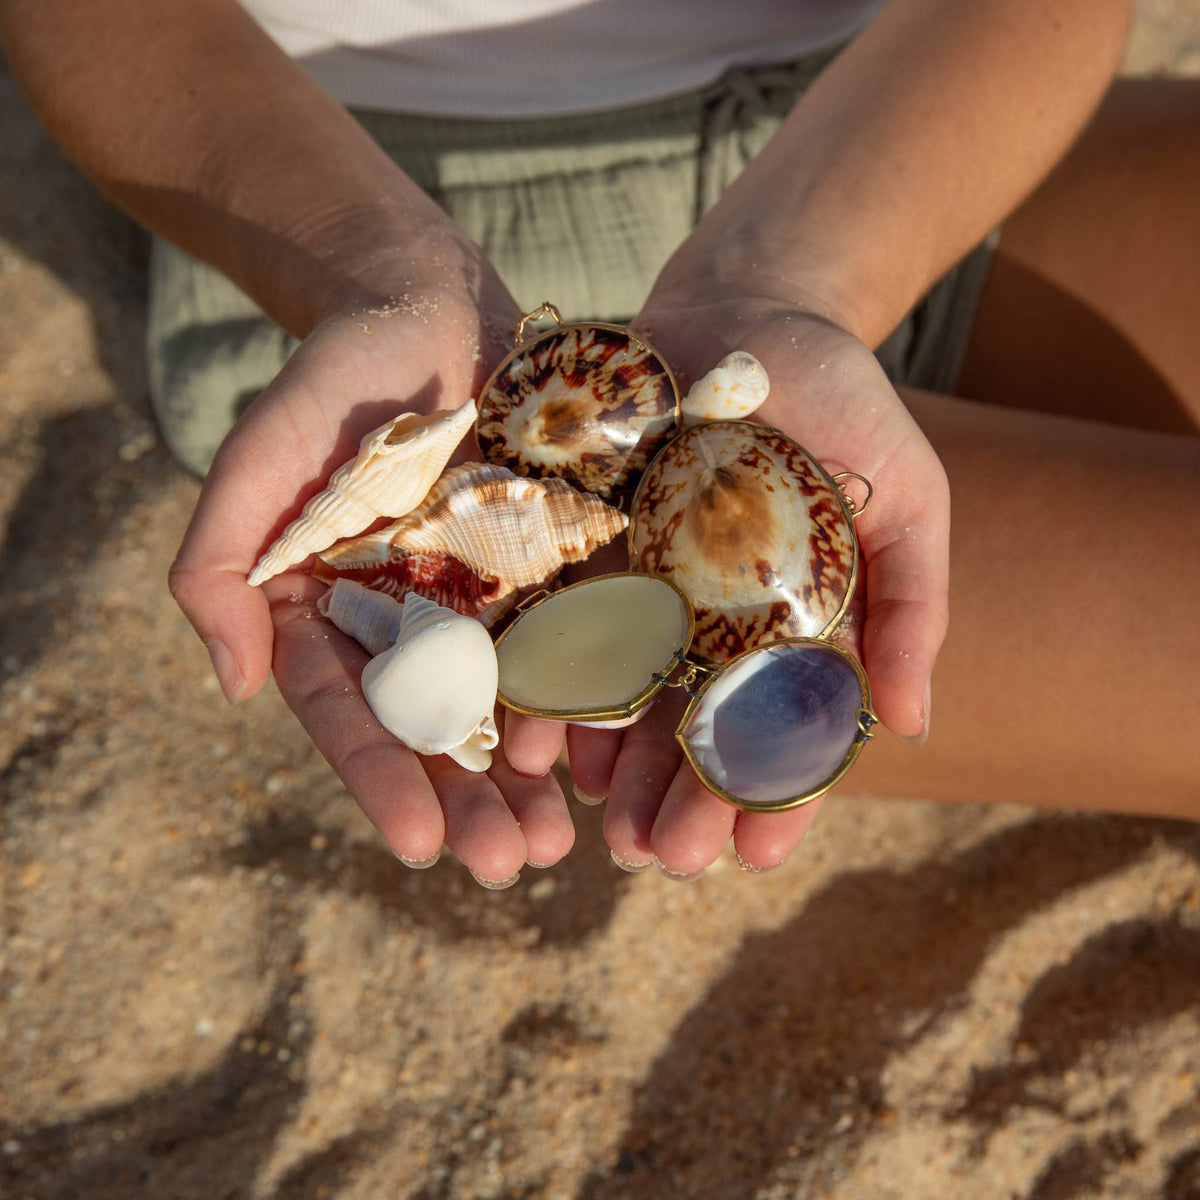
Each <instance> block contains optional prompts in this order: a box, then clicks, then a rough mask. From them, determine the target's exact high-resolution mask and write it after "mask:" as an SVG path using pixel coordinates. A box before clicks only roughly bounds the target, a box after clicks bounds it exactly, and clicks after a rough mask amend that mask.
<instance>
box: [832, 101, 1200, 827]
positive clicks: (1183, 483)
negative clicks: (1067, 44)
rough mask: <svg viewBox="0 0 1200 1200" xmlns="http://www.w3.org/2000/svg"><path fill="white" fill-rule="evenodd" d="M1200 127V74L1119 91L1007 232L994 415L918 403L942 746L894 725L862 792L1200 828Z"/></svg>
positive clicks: (854, 783)
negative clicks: (1183, 819) (937, 614)
mask: <svg viewBox="0 0 1200 1200" xmlns="http://www.w3.org/2000/svg"><path fill="white" fill-rule="evenodd" d="M1198 134H1200V84H1197V83H1196V82H1193V81H1165V80H1147V81H1140V80H1139V81H1129V82H1123V83H1120V84H1118V85H1117V86H1116V87H1115V88H1114V89H1113V91H1112V93H1111V94H1110V96H1109V97H1108V99H1107V101H1106V102H1105V104H1104V105H1103V107H1102V108H1101V110H1100V112H1099V113H1098V114H1097V117H1096V119H1095V120H1094V121H1093V123H1092V124H1091V126H1090V127H1089V129H1088V130H1087V131H1086V132H1085V134H1084V135H1083V137H1082V138H1081V139H1080V141H1079V142H1078V143H1077V145H1076V146H1075V148H1074V149H1073V150H1072V152H1071V153H1070V154H1069V155H1068V156H1067V158H1066V159H1065V160H1064V161H1063V163H1062V164H1061V165H1060V166H1059V168H1058V169H1057V170H1056V171H1055V172H1054V174H1053V175H1052V176H1051V177H1050V178H1049V180H1047V182H1046V183H1045V184H1044V185H1043V186H1042V188H1040V189H1039V190H1038V191H1037V192H1036V193H1035V194H1034V195H1033V196H1032V197H1030V199H1029V200H1028V201H1027V202H1026V204H1025V205H1024V206H1023V207H1022V208H1021V209H1020V210H1019V211H1018V212H1017V213H1016V214H1015V215H1014V216H1013V217H1012V218H1011V219H1010V220H1009V221H1008V222H1006V224H1005V226H1004V230H1003V233H1002V236H1001V240H1000V245H999V248H998V252H997V255H996V259H995V262H994V265H993V270H992V273H991V276H990V278H989V280H988V283H987V286H986V288H985V291H984V295H983V298H982V302H981V305H980V311H979V316H978V319H977V322H976V327H975V331H974V334H973V338H972V343H971V346H970V350H969V352H968V357H967V362H966V364H965V366H964V371H963V376H962V379H961V381H960V388H959V390H960V392H961V394H963V395H966V396H971V397H973V398H975V399H977V400H983V401H987V402H988V403H986V404H975V403H967V402H964V401H961V400H948V399H945V398H940V397H932V396H912V397H908V398H909V399H910V400H911V403H912V407H913V411H914V412H915V413H916V415H917V417H918V420H920V421H921V423H922V426H923V427H924V429H925V431H926V433H927V434H928V436H929V438H930V440H931V441H932V442H933V445H934V447H935V449H936V450H937V451H938V453H939V454H940V455H941V457H942V460H943V462H944V463H945V465H946V469H947V471H948V473H949V476H950V484H951V492H952V495H953V505H954V517H953V532H952V549H951V564H952V567H951V569H952V576H951V591H950V595H951V621H950V632H949V636H948V638H947V641H946V644H945V647H944V648H943V651H942V654H941V657H940V659H939V661H938V667H937V670H936V672H935V674H934V680H933V698H934V703H933V721H932V732H931V736H930V739H929V742H928V743H927V745H926V746H925V747H923V748H922V749H920V750H914V749H911V748H909V747H907V746H904V745H902V744H901V743H899V742H897V741H896V740H895V739H891V738H888V737H887V736H886V735H881V736H880V738H879V739H878V744H877V745H876V746H873V747H871V748H870V749H869V750H868V752H867V753H866V754H864V755H863V757H862V759H861V760H860V765H859V766H858V767H857V768H856V769H855V772H854V773H853V774H852V776H851V781H850V782H849V786H851V787H853V788H855V789H856V790H863V791H875V792H877V793H879V794H883V795H909V796H927V797H934V798H939V799H946V800H984V801H1027V802H1031V803H1035V804H1044V805H1052V806H1062V807H1079V808H1106V809H1114V810H1121V811H1129V812H1135V811H1137V812H1147V813H1157V814H1165V815H1173V816H1189V817H1192V818H1200V621H1197V619H1196V611H1197V601H1196V597H1197V595H1200V439H1197V438H1196V437H1195V436H1194V435H1195V433H1196V432H1197V430H1200V348H1198V337H1200V218H1198V217H1197V216H1196V213H1197V208H1196V204H1197V200H1196V197H1197V196H1198V195H1200V136H1198ZM1023 410H1024V411H1023ZM1028 410H1040V411H1036V412H1035V411H1028ZM1048 413H1060V414H1067V415H1065V416H1049V415H1044V414H1048ZM1079 418H1090V419H1089V420H1081V419H1079ZM1099 422H1106V423H1105V424H1101V423H1099ZM1130 426H1138V427H1141V428H1140V429H1133V428H1130ZM1150 430H1158V431H1165V432H1148V431H1150Z"/></svg>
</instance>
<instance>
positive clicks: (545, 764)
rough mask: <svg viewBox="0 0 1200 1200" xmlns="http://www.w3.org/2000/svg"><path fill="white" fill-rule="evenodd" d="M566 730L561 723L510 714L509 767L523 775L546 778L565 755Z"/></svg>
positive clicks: (506, 734)
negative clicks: (547, 773) (563, 754)
mask: <svg viewBox="0 0 1200 1200" xmlns="http://www.w3.org/2000/svg"><path fill="white" fill-rule="evenodd" d="M564 728H565V727H564V725H563V723H562V722H561V721H543V720H539V719H538V718H537V717H526V716H523V715H522V714H521V713H515V712H509V713H506V714H505V718H504V755H505V758H506V759H507V761H508V765H509V766H510V767H511V768H512V769H513V770H514V771H517V772H519V773H520V774H522V775H530V776H534V777H537V776H541V775H545V774H546V772H547V771H549V770H550V768H551V767H552V766H554V764H555V763H556V762H557V761H558V756H559V755H560V754H561V753H562V748H563V731H564Z"/></svg>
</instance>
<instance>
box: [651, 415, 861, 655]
mask: <svg viewBox="0 0 1200 1200" xmlns="http://www.w3.org/2000/svg"><path fill="white" fill-rule="evenodd" d="M630 559H631V562H630V566H631V569H632V570H635V571H645V572H648V573H651V574H658V575H663V576H665V577H667V578H668V579H670V580H671V582H672V583H674V584H675V585H676V586H677V587H678V588H679V589H680V591H682V592H683V593H684V595H685V596H687V598H688V600H689V601H690V602H691V604H692V607H693V609H694V611H695V616H696V635H695V639H694V641H693V642H692V654H693V656H695V657H701V658H705V659H707V660H709V661H710V662H723V661H725V660H727V659H729V658H732V657H733V656H734V655H736V654H740V653H741V652H742V651H743V650H746V649H749V648H750V647H752V646H756V645H758V644H759V643H761V642H764V641H771V640H774V639H776V638H781V637H818V636H820V635H821V634H822V633H824V632H825V631H826V630H827V629H829V628H831V627H832V626H833V625H835V624H836V623H837V621H838V620H839V619H840V617H841V614H842V613H843V612H844V611H845V609H846V606H847V605H848V604H849V602H850V597H851V594H852V592H853V590H854V580H855V576H856V573H857V563H858V543H857V540H856V538H855V535H854V528H853V525H852V524H851V521H850V517H849V514H848V513H847V511H846V507H845V504H844V502H843V500H842V497H841V493H840V492H839V490H838V488H837V485H836V484H835V483H834V482H833V480H832V479H831V478H830V477H829V476H828V475H827V474H826V472H825V471H824V469H823V468H822V467H821V466H820V465H819V464H818V463H817V462H816V460H815V459H813V457H812V456H811V455H810V454H809V453H808V451H807V450H805V449H804V448H803V447H802V446H799V445H797V444H796V443H795V442H794V441H792V440H791V438H789V437H787V435H786V434H783V433H781V432H780V431H779V430H777V429H772V428H770V427H769V426H766V425H760V424H758V423H756V422H753V421H716V422H712V423H709V424H703V425H695V426H693V427H692V428H691V429H688V430H686V431H685V432H684V433H682V434H680V436H679V437H677V438H676V439H675V440H674V441H673V442H672V443H671V444H670V445H669V446H668V447H667V448H666V449H665V450H663V451H662V453H660V454H659V455H658V457H657V458H656V459H655V460H654V462H653V463H651V464H650V467H649V469H648V470H647V471H646V474H645V476H644V477H643V479H642V483H641V486H640V487H639V488H638V491H637V495H636V496H635V497H634V501H633V509H632V513H631V518H630Z"/></svg>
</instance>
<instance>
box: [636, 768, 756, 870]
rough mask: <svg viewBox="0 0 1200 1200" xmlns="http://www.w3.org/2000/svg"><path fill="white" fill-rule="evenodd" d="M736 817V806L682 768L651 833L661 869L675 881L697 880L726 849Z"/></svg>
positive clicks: (660, 809)
mask: <svg viewBox="0 0 1200 1200" xmlns="http://www.w3.org/2000/svg"><path fill="white" fill-rule="evenodd" d="M736 816H737V809H735V808H734V807H733V805H731V804H727V803H726V802H725V801H724V800H722V799H721V798H720V797H719V796H715V795H713V793H712V792H710V791H709V790H708V788H706V787H705V786H704V784H702V783H701V782H700V780H699V778H698V776H697V775H696V772H695V771H693V770H692V768H691V766H690V765H689V764H688V763H683V764H681V765H680V767H679V770H678V771H677V772H676V774H675V778H674V780H673V781H672V783H671V786H670V788H669V789H668V791H667V794H666V796H665V797H664V798H663V802H662V806H661V807H660V808H659V811H658V817H657V818H656V820H655V822H654V829H653V832H652V833H651V839H650V840H651V845H652V846H653V848H654V857H655V858H656V859H657V860H658V864H659V866H660V867H661V868H662V869H663V871H664V872H665V873H666V874H668V875H670V876H672V877H673V878H676V879H694V878H695V877H696V876H697V875H699V874H700V873H701V872H703V871H704V869H705V868H706V867H708V866H710V865H711V864H712V863H713V862H714V861H715V859H716V857H717V855H719V854H720V853H721V851H722V850H723V849H724V848H725V843H726V842H728V841H729V838H730V835H731V834H732V833H733V825H734V820H735V818H736Z"/></svg>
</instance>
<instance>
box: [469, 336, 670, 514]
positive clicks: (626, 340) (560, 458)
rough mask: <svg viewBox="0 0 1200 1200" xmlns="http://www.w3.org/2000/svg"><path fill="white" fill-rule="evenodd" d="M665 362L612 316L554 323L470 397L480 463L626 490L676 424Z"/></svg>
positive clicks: (602, 491)
mask: <svg viewBox="0 0 1200 1200" xmlns="http://www.w3.org/2000/svg"><path fill="white" fill-rule="evenodd" d="M678 405H679V397H678V392H677V390H676V386H675V380H674V378H673V377H672V375H671V371H670V368H669V367H668V366H667V364H666V362H664V361H663V359H662V358H661V357H660V356H659V355H658V353H657V352H656V351H655V350H654V349H653V348H652V347H651V346H650V345H649V343H647V342H646V341H644V340H643V339H641V338H639V337H638V336H637V335H636V334H635V333H632V332H631V331H630V330H628V329H623V328H621V327H619V326H615V325H604V324H579V325H562V326H559V327H557V328H555V329H552V330H550V331H549V332H547V333H544V334H542V335H540V336H539V337H536V338H534V339H533V340H531V341H529V342H525V343H523V344H522V345H520V346H518V347H517V349H516V350H515V351H513V353H512V354H510V355H509V356H508V357H507V358H506V359H505V360H504V361H503V362H502V363H501V364H500V366H499V367H498V368H497V370H496V372H495V374H494V375H493V376H492V378H491V379H490V380H488V382H487V384H486V385H485V386H484V388H483V391H482V393H481V394H480V397H479V418H478V423H477V425H476V433H477V437H478V440H479V449H480V451H481V452H482V454H483V456H484V458H486V459H487V460H488V462H491V463H495V464H496V465H497V466H502V467H507V468H508V469H509V470H510V471H513V472H515V473H516V474H518V475H527V476H532V477H533V478H545V477H547V476H555V477H557V478H560V479H565V480H566V481H567V482H568V483H571V484H573V485H574V486H576V487H578V488H580V489H582V490H583V491H586V492H592V493H593V494H594V495H597V496H600V497H602V498H604V499H605V500H610V501H613V500H614V498H617V499H619V498H621V497H622V496H628V495H629V493H630V492H632V490H633V488H634V487H635V486H636V484H637V481H638V478H639V477H640V475H641V473H642V471H644V470H645V468H646V464H647V463H648V462H649V461H650V459H651V458H653V457H654V455H655V454H656V453H657V452H658V450H659V449H660V448H661V447H662V446H663V445H664V444H665V443H666V441H667V440H668V439H669V438H670V437H671V435H672V433H673V432H674V430H675V426H676V422H677V418H678Z"/></svg>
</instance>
